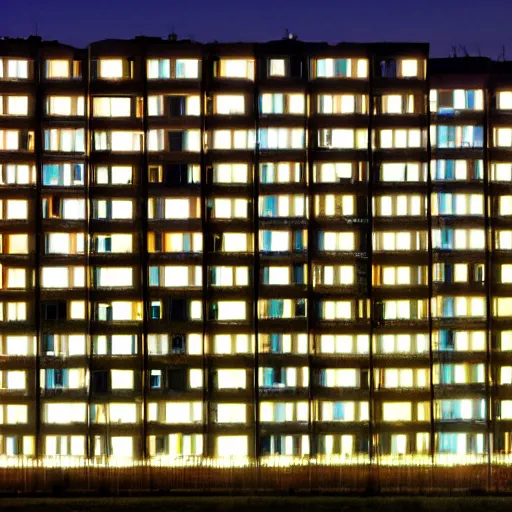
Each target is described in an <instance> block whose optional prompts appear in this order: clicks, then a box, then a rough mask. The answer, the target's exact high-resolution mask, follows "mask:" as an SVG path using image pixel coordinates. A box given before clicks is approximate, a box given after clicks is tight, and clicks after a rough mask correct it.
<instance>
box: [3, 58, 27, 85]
mask: <svg viewBox="0 0 512 512" xmlns="http://www.w3.org/2000/svg"><path fill="white" fill-rule="evenodd" d="M28 65H29V62H28V60H22V59H5V58H0V79H3V80H27V79H28Z"/></svg>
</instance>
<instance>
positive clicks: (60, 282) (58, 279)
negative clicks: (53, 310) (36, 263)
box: [41, 266, 85, 289]
mask: <svg viewBox="0 0 512 512" xmlns="http://www.w3.org/2000/svg"><path fill="white" fill-rule="evenodd" d="M84 286H85V267H74V266H73V267H42V268H41V288H63V289H68V288H83V287H84Z"/></svg>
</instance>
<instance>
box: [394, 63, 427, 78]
mask: <svg viewBox="0 0 512 512" xmlns="http://www.w3.org/2000/svg"><path fill="white" fill-rule="evenodd" d="M400 64H401V67H400V73H399V76H400V77H402V78H421V76H420V75H419V73H418V71H419V66H418V61H417V60H416V59H402V60H401V62H400ZM421 75H423V73H421Z"/></svg>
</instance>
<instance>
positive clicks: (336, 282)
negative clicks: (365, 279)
mask: <svg viewBox="0 0 512 512" xmlns="http://www.w3.org/2000/svg"><path fill="white" fill-rule="evenodd" d="M354 271H355V267H354V266H353V265H315V266H314V267H313V284H314V286H347V285H352V284H354Z"/></svg>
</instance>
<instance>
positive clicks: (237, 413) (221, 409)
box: [217, 404, 247, 423]
mask: <svg viewBox="0 0 512 512" xmlns="http://www.w3.org/2000/svg"><path fill="white" fill-rule="evenodd" d="M246 421H247V406H246V405H245V404H217V423H245V422H246Z"/></svg>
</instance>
